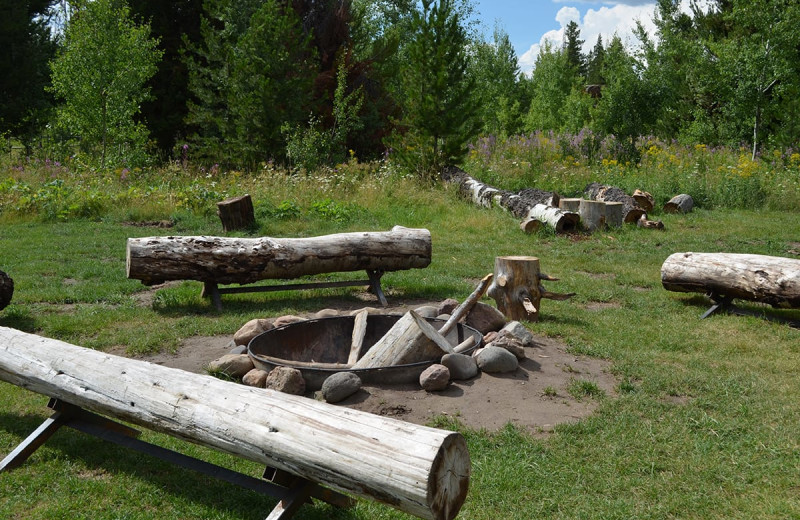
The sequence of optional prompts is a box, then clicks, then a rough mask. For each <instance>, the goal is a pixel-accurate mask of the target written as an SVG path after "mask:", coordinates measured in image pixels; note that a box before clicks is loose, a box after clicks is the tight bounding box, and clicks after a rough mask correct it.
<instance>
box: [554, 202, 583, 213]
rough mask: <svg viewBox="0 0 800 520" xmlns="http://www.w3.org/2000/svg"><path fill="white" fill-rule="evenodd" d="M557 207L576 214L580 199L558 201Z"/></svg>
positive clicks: (578, 209)
mask: <svg viewBox="0 0 800 520" xmlns="http://www.w3.org/2000/svg"><path fill="white" fill-rule="evenodd" d="M558 207H559V208H560V209H563V210H564V211H571V212H572V213H578V212H579V211H580V209H581V199H561V200H560V201H558Z"/></svg>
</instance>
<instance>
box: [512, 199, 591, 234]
mask: <svg viewBox="0 0 800 520" xmlns="http://www.w3.org/2000/svg"><path fill="white" fill-rule="evenodd" d="M525 217H526V219H525V221H526V222H527V221H528V220H537V221H539V222H543V223H545V224H547V225H548V226H550V227H551V228H553V229H554V230H555V231H556V233H568V232H571V231H575V230H576V229H577V227H578V223H579V222H580V216H579V215H578V214H577V213H572V212H571V211H564V210H562V209H559V208H555V207H553V206H546V205H544V204H536V205H535V206H533V207H532V208H531V209H530V211H529V212H528V214H527V215H526V216H525Z"/></svg>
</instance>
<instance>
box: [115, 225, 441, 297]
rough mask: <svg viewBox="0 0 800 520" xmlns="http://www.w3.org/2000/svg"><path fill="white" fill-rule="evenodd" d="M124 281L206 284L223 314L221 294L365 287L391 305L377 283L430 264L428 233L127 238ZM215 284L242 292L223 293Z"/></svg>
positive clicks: (206, 292) (401, 230)
mask: <svg viewBox="0 0 800 520" xmlns="http://www.w3.org/2000/svg"><path fill="white" fill-rule="evenodd" d="M126 257H127V260H126V265H127V276H128V278H132V279H136V280H141V281H142V283H144V284H146V285H156V284H159V283H163V282H166V281H169V280H197V281H200V282H203V284H204V288H203V294H204V295H205V296H209V297H211V298H212V301H213V302H214V305H215V306H216V307H217V309H221V308H222V301H221V296H220V295H221V294H226V293H245V292H264V291H285V290H296V289H320V288H330V287H345V286H354V285H369V287H370V288H371V289H372V292H373V293H374V294H375V295H376V296H377V298H378V300H379V301H380V303H381V305H383V306H384V307H385V306H387V305H388V302H387V300H386V297H385V295H384V294H383V291H382V289H381V283H380V280H381V277H382V276H383V274H384V273H385V272H388V271H399V270H404V269H413V268H424V267H427V266H428V265H429V264H430V262H431V234H430V232H429V231H428V230H427V229H409V228H404V227H400V226H395V227H394V228H393V229H392V230H391V231H387V232H360V233H338V234H334V235H325V236H319V237H310V238H267V237H262V238H227V237H211V236H168V237H144V238H129V239H128V244H127V255H126ZM361 270H364V271H366V272H367V280H346V281H338V282H312V283H302V284H289V285H277V286H276V285H272V286H252V287H241V285H247V284H252V283H254V282H257V281H260V280H267V279H280V280H289V279H296V278H300V277H303V276H309V275H318V274H324V273H336V272H347V271H361ZM220 284H239V287H228V288H220V287H219V285H220Z"/></svg>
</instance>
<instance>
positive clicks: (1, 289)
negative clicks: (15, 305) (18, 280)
mask: <svg viewBox="0 0 800 520" xmlns="http://www.w3.org/2000/svg"><path fill="white" fill-rule="evenodd" d="M12 296H14V280H12V279H11V277H10V276H8V275H7V274H6V273H4V272H3V271H0V310H2V309H5V308H6V307H8V304H9V303H11V297H12Z"/></svg>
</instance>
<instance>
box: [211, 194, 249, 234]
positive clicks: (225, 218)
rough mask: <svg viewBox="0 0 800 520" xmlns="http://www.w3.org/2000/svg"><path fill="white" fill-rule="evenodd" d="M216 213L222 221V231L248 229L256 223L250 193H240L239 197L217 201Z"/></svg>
mask: <svg viewBox="0 0 800 520" xmlns="http://www.w3.org/2000/svg"><path fill="white" fill-rule="evenodd" d="M217 215H219V219H220V220H221V221H222V229H223V230H224V231H233V230H236V229H248V228H251V227H253V226H254V225H255V223H256V217H255V212H254V211H253V200H252V199H251V198H250V195H242V196H241V197H234V198H232V199H226V200H223V201H222V202H217Z"/></svg>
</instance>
